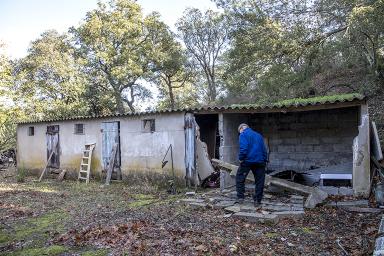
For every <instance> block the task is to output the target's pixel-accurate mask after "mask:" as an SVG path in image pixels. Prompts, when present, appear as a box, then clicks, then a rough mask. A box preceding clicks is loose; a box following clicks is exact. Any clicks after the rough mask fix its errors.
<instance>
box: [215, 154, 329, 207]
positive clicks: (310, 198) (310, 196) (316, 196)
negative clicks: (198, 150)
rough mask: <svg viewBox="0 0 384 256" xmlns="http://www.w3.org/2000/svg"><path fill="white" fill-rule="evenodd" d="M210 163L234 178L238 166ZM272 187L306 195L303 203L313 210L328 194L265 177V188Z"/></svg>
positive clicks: (250, 176)
mask: <svg viewBox="0 0 384 256" xmlns="http://www.w3.org/2000/svg"><path fill="white" fill-rule="evenodd" d="M212 163H213V164H214V165H216V166H218V167H220V168H222V169H225V170H228V171H230V175H231V176H236V173H237V170H238V168H239V167H238V166H236V165H234V164H230V163H226V162H224V161H221V160H219V159H212ZM247 179H249V180H252V181H254V177H253V175H248V177H247ZM269 185H274V186H277V187H281V188H284V189H286V190H290V191H294V192H296V193H299V194H304V195H307V200H306V201H305V205H304V206H305V207H306V208H314V207H316V205H317V204H319V203H322V202H323V201H324V200H325V199H326V198H327V197H328V193H326V192H324V191H322V190H320V189H319V188H316V187H309V186H304V185H301V184H298V183H295V182H292V181H288V180H283V179H279V178H276V177H273V176H270V175H268V174H266V175H265V186H269Z"/></svg>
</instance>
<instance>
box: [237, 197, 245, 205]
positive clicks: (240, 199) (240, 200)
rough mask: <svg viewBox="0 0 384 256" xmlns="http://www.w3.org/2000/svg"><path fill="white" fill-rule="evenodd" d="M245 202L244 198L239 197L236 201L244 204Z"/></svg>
mask: <svg viewBox="0 0 384 256" xmlns="http://www.w3.org/2000/svg"><path fill="white" fill-rule="evenodd" d="M243 203H244V198H237V199H236V201H235V204H243Z"/></svg>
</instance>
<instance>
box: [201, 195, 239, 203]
mask: <svg viewBox="0 0 384 256" xmlns="http://www.w3.org/2000/svg"><path fill="white" fill-rule="evenodd" d="M207 201H208V202H210V203H212V204H215V203H217V202H220V201H232V200H231V199H229V198H227V197H223V196H215V197H208V199H207ZM233 201H234V199H233Z"/></svg>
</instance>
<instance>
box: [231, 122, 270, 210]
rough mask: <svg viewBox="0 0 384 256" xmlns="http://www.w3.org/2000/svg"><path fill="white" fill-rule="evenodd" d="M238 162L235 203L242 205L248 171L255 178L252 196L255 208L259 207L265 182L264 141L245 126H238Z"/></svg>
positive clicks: (259, 135)
mask: <svg viewBox="0 0 384 256" xmlns="http://www.w3.org/2000/svg"><path fill="white" fill-rule="evenodd" d="M238 130H239V133H240V136H239V144H240V150H239V162H240V167H239V169H238V170H237V174H236V191H237V202H238V203H243V201H244V191H245V178H246V177H247V175H248V173H249V171H252V173H253V176H254V177H255V194H254V196H253V200H254V204H255V207H260V206H261V200H262V198H263V189H264V181H265V165H266V162H267V159H268V156H267V150H266V147H265V144H264V139H263V137H262V136H261V134H259V133H258V132H255V131H254V130H252V129H251V128H249V126H248V125H247V124H240V125H239V128H238Z"/></svg>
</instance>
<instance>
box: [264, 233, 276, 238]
mask: <svg viewBox="0 0 384 256" xmlns="http://www.w3.org/2000/svg"><path fill="white" fill-rule="evenodd" d="M265 236H266V237H268V238H276V237H277V236H278V234H277V233H273V232H268V233H266V234H265Z"/></svg>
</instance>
